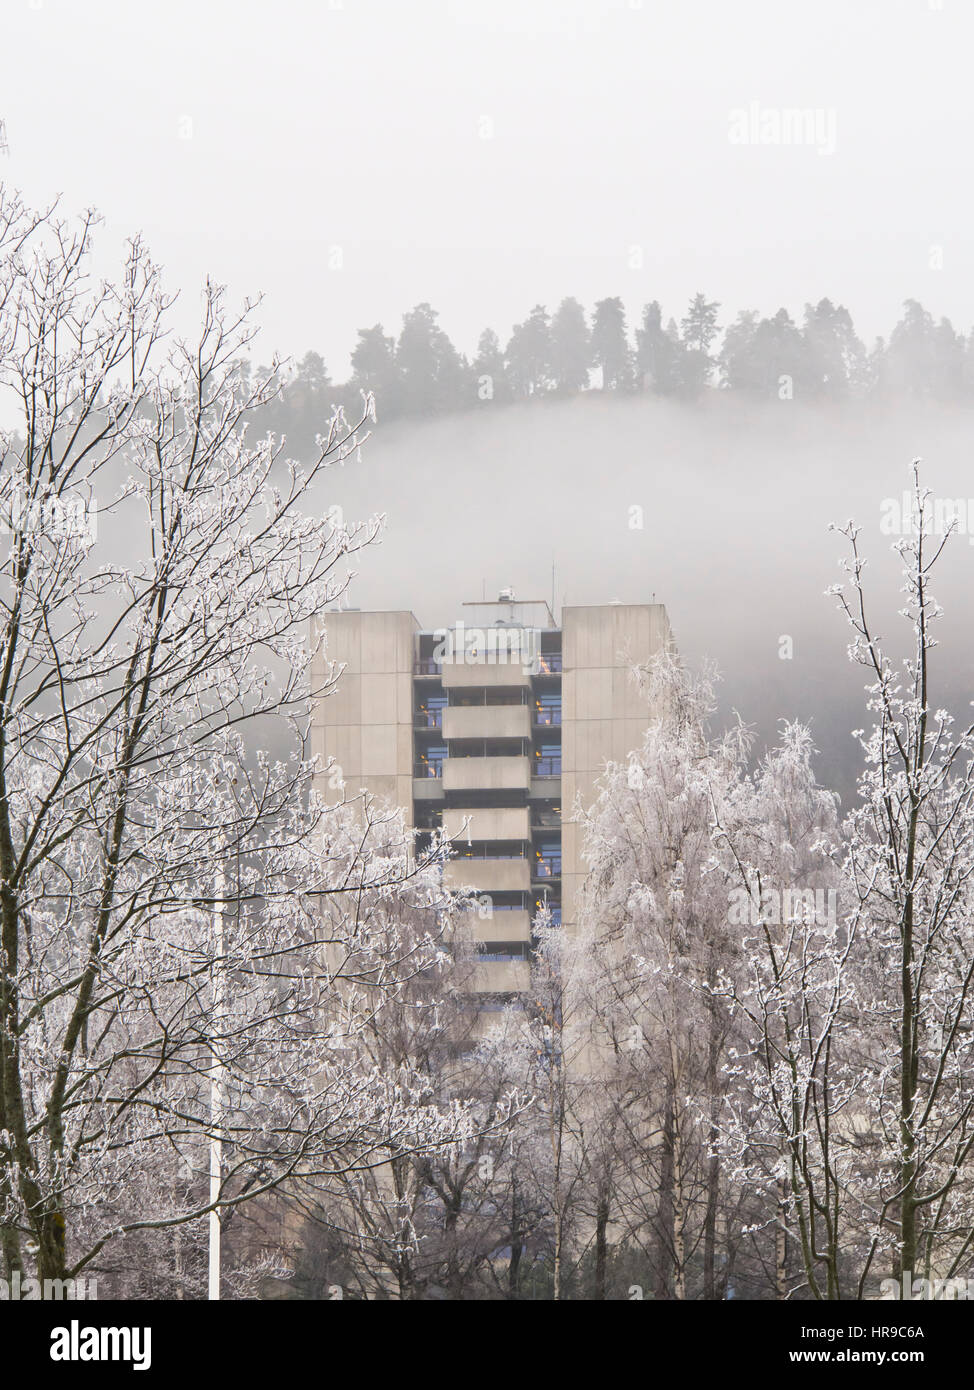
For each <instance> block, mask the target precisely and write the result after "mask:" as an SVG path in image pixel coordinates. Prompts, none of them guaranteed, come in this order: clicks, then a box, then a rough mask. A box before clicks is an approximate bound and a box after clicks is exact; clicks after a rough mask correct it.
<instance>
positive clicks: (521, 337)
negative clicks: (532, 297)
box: [506, 304, 551, 397]
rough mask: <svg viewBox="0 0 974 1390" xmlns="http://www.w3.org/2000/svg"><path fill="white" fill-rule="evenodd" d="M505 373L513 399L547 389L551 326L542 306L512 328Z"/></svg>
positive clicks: (549, 367) (546, 312)
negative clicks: (506, 373) (513, 395)
mask: <svg viewBox="0 0 974 1390" xmlns="http://www.w3.org/2000/svg"><path fill="white" fill-rule="evenodd" d="M506 356H507V372H508V377H509V380H510V382H511V387H512V389H513V391H514V394H515V395H516V396H523V397H526V396H536V395H539V394H540V393H542V392H544V391H547V390H548V389H549V388H550V386H551V325H550V323H549V319H548V311H547V310H546V309H545V307H544V305H543V304H536V305H535V306H534V308H533V309H532V310H531V313H530V315H529V317H528V318H527V319H526V320H525V321H524V323H519V324H516V325H515V327H514V331H513V333H512V334H511V341H510V342H509V343H508V345H507V354H506Z"/></svg>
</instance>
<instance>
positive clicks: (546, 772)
mask: <svg viewBox="0 0 974 1390" xmlns="http://www.w3.org/2000/svg"><path fill="white" fill-rule="evenodd" d="M531 776H532V777H560V776H561V758H560V757H557V758H554V757H544V758H535V760H534V767H533V768H532V769H531Z"/></svg>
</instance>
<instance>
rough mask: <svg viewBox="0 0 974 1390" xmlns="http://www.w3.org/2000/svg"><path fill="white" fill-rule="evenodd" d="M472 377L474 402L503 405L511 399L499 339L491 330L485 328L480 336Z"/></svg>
mask: <svg viewBox="0 0 974 1390" xmlns="http://www.w3.org/2000/svg"><path fill="white" fill-rule="evenodd" d="M473 377H474V387H475V390H474V400H475V401H477V402H480V401H497V402H499V403H503V402H507V401H510V400H512V399H513V397H514V393H513V391H512V390H511V383H510V381H509V380H508V376H507V367H506V366H505V364H504V353H503V350H502V348H501V344H500V339H499V338H498V336H497V334H496V333H495V332H494V330H493V329H492V328H485V329H484V331H483V333H481V335H480V341H479V342H478V343H477V356H476V357H475V358H474V360H473Z"/></svg>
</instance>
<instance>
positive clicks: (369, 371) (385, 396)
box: [347, 323, 402, 419]
mask: <svg viewBox="0 0 974 1390" xmlns="http://www.w3.org/2000/svg"><path fill="white" fill-rule="evenodd" d="M348 384H349V387H350V388H351V389H350V390H349V392H348V393H347V394H348V395H349V396H350V397H351V396H357V395H358V393H359V392H360V391H372V392H373V393H374V395H375V402H376V413H377V416H378V417H379V418H386V419H393V418H394V417H395V416H397V415H399V414H400V413H401V408H402V392H401V389H400V382H399V369H398V367H397V365H396V344H395V339H393V338H390V337H388V336H387V335H386V334H385V333H384V332H383V329H382V324H381V323H377V324H375V325H374V327H372V328H360V329H359V331H358V343H357V344H356V346H355V349H354V351H353V352H352V375H351V378H350V380H349V383H348Z"/></svg>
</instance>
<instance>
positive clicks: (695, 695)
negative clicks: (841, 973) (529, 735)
mask: <svg viewBox="0 0 974 1390" xmlns="http://www.w3.org/2000/svg"><path fill="white" fill-rule="evenodd" d="M647 701H648V704H650V705H651V707H652V708H653V710H654V711H655V715H654V717H653V719H652V720H651V722H650V724H649V727H648V729H647V732H646V734H645V737H644V739H643V742H642V744H641V745H640V746H639V747H638V748H637V749H634V750H633V752H632V754H631V755H630V757H629V759H628V761H627V762H626V763H618V764H610V765H609V767H608V768H607V770H606V773H605V775H604V777H603V779H602V783H601V788H600V792H599V796H598V798H597V800H596V802H595V805H594V807H593V809H592V811H591V813H590V814H589V816H588V817H587V824H586V856H587V859H588V862H589V865H590V873H589V877H588V880H587V885H586V892H585V895H584V898H583V905H582V910H581V913H580V920H581V924H582V927H581V933H580V940H579V947H578V949H579V955H580V958H581V960H582V961H583V962H584V966H583V968H582V970H581V972H580V974H579V975H578V976H577V977H576V988H577V989H578V990H579V991H580V993H581V996H582V999H583V1000H584V1006H585V1012H586V1026H587V1028H588V1030H589V1037H590V1043H589V1053H588V1056H587V1058H586V1067H587V1068H588V1069H589V1070H590V1071H591V1075H592V1078H593V1081H594V1083H595V1086H596V1088H597V1093H598V1095H599V1097H600V1099H601V1104H602V1106H603V1108H604V1107H605V1105H606V1104H608V1103H610V1102H611V1109H612V1112H613V1114H612V1116H611V1119H610V1118H609V1116H607V1115H606V1116H604V1117H603V1119H602V1121H601V1124H600V1126H599V1130H600V1133H602V1134H609V1133H611V1135H612V1145H613V1147H614V1149H615V1150H616V1156H615V1158H614V1159H613V1158H611V1157H610V1155H609V1154H608V1153H606V1154H605V1155H603V1158H602V1166H603V1171H604V1172H606V1173H607V1172H608V1169H609V1168H610V1167H611V1166H613V1165H614V1166H615V1168H616V1169H617V1171H618V1176H617V1177H616V1178H615V1179H614V1181H613V1183H612V1184H611V1188H612V1193H611V1195H612V1209H611V1210H606V1209H603V1213H602V1220H603V1222H605V1223H606V1224H608V1223H609V1222H610V1221H611V1223H612V1224H613V1225H614V1227H615V1230H616V1232H617V1237H616V1238H617V1239H622V1240H623V1241H626V1240H628V1241H632V1242H634V1243H635V1244H636V1245H637V1246H638V1247H639V1248H641V1249H642V1250H643V1251H644V1253H645V1254H646V1256H647V1258H648V1259H649V1261H650V1262H651V1264H652V1268H653V1290H652V1291H653V1294H654V1296H655V1297H658V1298H681V1299H682V1298H687V1297H696V1296H701V1295H702V1296H703V1297H707V1298H713V1297H715V1296H717V1292H716V1291H717V1288H718V1283H719V1281H720V1279H721V1278H723V1279H726V1274H727V1260H726V1253H727V1252H726V1249H725V1250H723V1251H722V1252H721V1254H722V1255H723V1256H724V1257H725V1258H724V1261H723V1273H721V1272H720V1271H719V1270H718V1250H717V1243H718V1233H717V1227H718V1212H720V1214H721V1215H722V1216H724V1215H726V1207H725V1198H726V1187H725V1184H724V1182H723V1180H722V1177H721V1173H720V1169H719V1165H718V1163H717V1160H716V1157H715V1155H714V1154H713V1153H712V1152H711V1149H712V1143H711V1140H712V1130H713V1128H714V1126H715V1124H716V1112H717V1108H718V1106H719V1102H720V1093H721V1088H722V1078H721V1064H722V1061H723V1054H724V1045H725V1039H726V1035H727V1032H728V1027H729V1020H728V1016H727V1011H726V1008H725V1007H724V1005H723V1004H722V1003H721V1002H720V1001H719V1000H718V999H717V997H716V996H715V995H714V994H713V993H712V992H710V988H711V987H712V986H713V985H714V984H715V983H716V981H717V979H718V976H719V973H720V971H721V969H722V968H723V967H724V964H725V961H726V959H727V955H728V953H729V952H731V951H733V950H734V945H735V943H734V942H733V941H732V940H731V937H730V929H729V925H728V899H727V887H726V881H725V879H724V878H723V877H722V876H721V875H720V873H718V872H714V871H713V866H712V860H713V846H712V841H711V826H712V818H713V815H714V809H715V807H719V806H722V805H723V804H724V802H725V801H726V800H727V799H728V797H730V796H732V795H733V793H734V791H735V789H736V787H737V785H738V783H739V781H740V779H741V778H742V776H743V770H744V755H745V753H746V740H745V739H744V738H743V735H742V732H741V730H740V729H734V730H732V731H731V732H730V733H729V734H728V735H727V736H726V737H724V738H720V739H716V738H712V737H711V736H710V735H709V733H708V723H709V720H710V718H711V716H712V714H713V710H714V701H713V685H712V678H711V676H710V674H707V675H705V676H704V677H702V678H701V679H694V678H693V677H691V676H690V675H688V674H687V673H686V672H685V671H684V670H682V669H681V668H680V666H679V665H678V663H677V662H676V661H675V659H674V657H673V656H672V654H670V653H668V652H667V653H664V654H663V655H662V656H661V657H660V658H659V659H658V660H657V662H656V664H655V667H654V669H653V672H652V675H651V681H650V689H649V691H648V692H647ZM609 1188H610V1185H609V1184H608V1182H607V1183H606V1193H605V1196H606V1198H608V1196H609ZM725 1224H726V1223H725Z"/></svg>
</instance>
